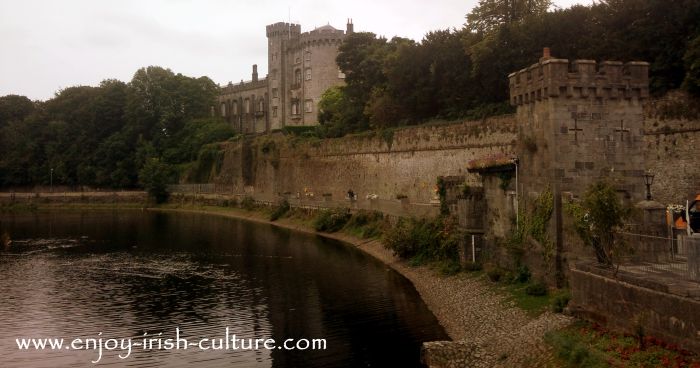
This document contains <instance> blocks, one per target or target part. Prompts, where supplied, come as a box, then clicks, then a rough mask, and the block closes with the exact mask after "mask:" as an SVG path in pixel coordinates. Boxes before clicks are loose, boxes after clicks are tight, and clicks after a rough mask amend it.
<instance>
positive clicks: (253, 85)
mask: <svg viewBox="0 0 700 368" xmlns="http://www.w3.org/2000/svg"><path fill="white" fill-rule="evenodd" d="M266 87H267V77H266V78H262V79H259V80H257V81H252V80H249V81H242V82H240V83H235V84H234V83H231V82H229V84H227V85H226V86H224V87H221V90H220V93H221V94H228V93H235V92H243V91H249V90H251V89H257V88H266Z"/></svg>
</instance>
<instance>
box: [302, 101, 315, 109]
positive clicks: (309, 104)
mask: <svg viewBox="0 0 700 368" xmlns="http://www.w3.org/2000/svg"><path fill="white" fill-rule="evenodd" d="M304 111H306V112H312V111H314V101H313V100H306V101H304Z"/></svg>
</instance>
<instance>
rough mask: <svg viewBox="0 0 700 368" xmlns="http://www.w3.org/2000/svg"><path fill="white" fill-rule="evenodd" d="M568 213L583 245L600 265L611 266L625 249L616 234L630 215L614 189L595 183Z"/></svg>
mask: <svg viewBox="0 0 700 368" xmlns="http://www.w3.org/2000/svg"><path fill="white" fill-rule="evenodd" d="M568 210H569V213H570V214H571V215H572V216H573V217H574V229H575V230H576V233H577V234H578V235H579V237H580V238H581V240H582V241H583V243H584V244H585V245H587V246H590V247H592V248H593V249H594V251H595V255H596V258H597V260H598V262H599V263H602V264H605V265H609V266H612V265H613V264H614V262H615V261H616V257H618V256H620V255H621V253H622V251H623V246H624V243H623V242H622V240H621V239H619V237H617V236H616V235H615V234H616V232H617V231H618V230H619V229H621V228H622V226H623V224H624V221H625V220H626V219H627V218H628V217H629V215H630V209H629V208H627V207H625V206H624V205H623V204H622V201H621V200H620V199H619V198H618V196H617V193H616V192H615V189H614V188H613V187H612V186H611V185H610V184H608V183H605V182H597V183H594V184H593V185H591V186H590V187H589V188H588V190H586V192H585V194H584V195H583V199H582V201H581V203H580V204H579V203H571V204H569V205H568Z"/></svg>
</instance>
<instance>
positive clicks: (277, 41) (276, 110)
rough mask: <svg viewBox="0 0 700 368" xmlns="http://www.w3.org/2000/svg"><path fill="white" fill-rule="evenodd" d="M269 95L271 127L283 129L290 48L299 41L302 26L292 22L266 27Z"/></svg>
mask: <svg viewBox="0 0 700 368" xmlns="http://www.w3.org/2000/svg"><path fill="white" fill-rule="evenodd" d="M266 31H267V32H266V34H267V65H268V78H267V79H268V96H270V102H269V108H268V109H267V110H268V114H269V117H270V118H269V121H270V128H271V129H281V128H282V127H283V126H284V123H285V120H284V117H285V116H286V115H287V110H288V107H289V96H288V94H287V93H286V91H285V90H286V88H285V85H286V83H287V80H288V78H289V76H288V68H287V64H288V63H289V61H288V50H289V49H290V45H291V44H293V43H296V42H298V39H299V34H300V33H301V26H300V25H298V24H290V23H283V22H279V23H275V24H271V25H269V26H267V27H266Z"/></svg>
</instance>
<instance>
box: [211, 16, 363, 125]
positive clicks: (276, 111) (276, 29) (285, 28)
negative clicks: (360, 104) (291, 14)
mask: <svg viewBox="0 0 700 368" xmlns="http://www.w3.org/2000/svg"><path fill="white" fill-rule="evenodd" d="M266 28H267V39H268V43H267V65H268V71H269V73H268V75H267V76H266V77H265V78H262V79H261V78H258V67H257V65H253V74H252V80H250V81H246V82H244V81H241V82H240V83H237V84H233V83H231V82H229V83H228V85H227V86H225V87H223V88H221V91H220V94H219V97H218V105H219V106H218V109H216V110H217V111H216V114H217V115H219V116H221V117H223V118H224V119H225V120H226V121H228V122H229V123H230V124H231V125H232V126H233V127H234V129H235V130H236V131H238V132H240V133H263V132H269V131H271V130H276V129H281V128H283V127H285V126H310V125H316V124H318V121H317V116H318V103H319V101H320V100H321V95H322V94H323V92H325V91H326V90H327V89H328V88H330V87H333V86H338V85H342V84H344V78H345V75H343V73H342V72H341V71H340V70H339V69H338V66H337V64H336V62H335V59H336V56H337V55H338V46H340V44H341V43H342V42H343V39H344V38H345V36H346V35H348V34H350V33H352V32H353V24H352V20H348V23H347V28H346V30H345V31H342V30H338V29H335V28H333V27H332V26H331V25H325V26H322V27H318V28H316V29H314V30H312V31H310V32H304V33H301V26H300V25H299V24H290V23H282V22H280V23H275V24H271V25H269V26H267V27H266Z"/></svg>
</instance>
